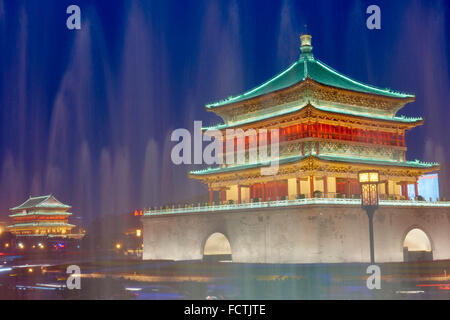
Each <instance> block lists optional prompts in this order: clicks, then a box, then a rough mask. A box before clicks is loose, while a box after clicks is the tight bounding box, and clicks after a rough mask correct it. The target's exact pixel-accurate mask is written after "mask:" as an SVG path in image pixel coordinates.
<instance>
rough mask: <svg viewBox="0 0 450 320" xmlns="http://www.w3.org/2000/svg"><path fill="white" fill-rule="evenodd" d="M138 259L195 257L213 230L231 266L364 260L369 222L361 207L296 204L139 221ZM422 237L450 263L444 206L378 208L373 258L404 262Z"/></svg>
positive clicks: (449, 216) (449, 212)
mask: <svg viewBox="0 0 450 320" xmlns="http://www.w3.org/2000/svg"><path fill="white" fill-rule="evenodd" d="M143 225H144V259H171V260H193V259H201V258H202V256H203V248H204V244H205V241H206V239H207V238H208V237H209V236H210V235H211V234H213V233H214V232H221V233H223V234H224V235H225V236H226V237H227V238H228V240H229V242H230V245H231V251H232V259H233V261H234V262H261V263H264V262H265V263H319V262H324V263H330V262H369V231H368V219H367V216H366V214H365V212H364V211H362V210H361V209H360V208H359V206H324V205H313V206H299V207H289V208H274V209H258V210H254V211H247V212H244V211H242V212H238V211H232V212H228V213H219V212H212V213H190V214H184V215H172V216H167V215H166V216H155V217H148V218H143ZM415 227H417V228H420V229H422V230H423V231H425V233H426V234H427V235H428V237H429V238H430V240H431V245H432V248H433V258H434V259H435V260H441V259H450V209H449V208H411V207H410V208H397V207H382V208H380V209H378V210H377V212H376V213H375V218H374V241H375V261H377V262H388V261H403V241H404V238H405V237H406V234H407V233H408V231H409V230H411V229H412V228H415Z"/></svg>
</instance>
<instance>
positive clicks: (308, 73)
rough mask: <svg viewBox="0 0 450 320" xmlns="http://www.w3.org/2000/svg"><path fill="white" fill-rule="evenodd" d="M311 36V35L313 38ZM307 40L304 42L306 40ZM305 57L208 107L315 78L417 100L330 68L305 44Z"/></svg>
mask: <svg viewBox="0 0 450 320" xmlns="http://www.w3.org/2000/svg"><path fill="white" fill-rule="evenodd" d="M309 37H310V36H309ZM302 40H303V39H302ZM301 48H302V54H301V55H300V58H299V60H297V61H296V62H294V64H292V65H291V66H290V67H289V68H287V69H286V70H284V71H283V72H281V73H280V74H278V75H276V76H274V77H273V78H271V79H270V80H268V81H266V82H264V83H263V84H261V85H259V86H257V87H256V88H253V89H251V90H249V91H247V92H245V93H243V94H240V95H237V96H234V97H233V96H232V97H229V98H227V99H225V100H222V101H218V102H214V103H210V104H207V105H206V107H207V108H215V107H220V106H224V105H228V104H231V103H235V102H241V101H244V100H247V99H251V98H255V97H258V96H262V95H265V94H268V93H271V92H275V91H278V90H281V89H284V88H288V87H291V86H293V85H295V84H297V83H299V82H302V81H304V80H306V79H307V78H309V79H312V80H314V81H316V82H318V83H321V84H324V85H327V86H331V87H335V88H340V89H346V90H351V91H357V92H362V93H368V94H373V95H380V96H384V97H390V98H414V95H413V94H409V93H403V92H399V91H394V90H391V89H389V88H385V89H383V88H379V87H376V86H372V85H368V84H365V83H362V82H360V81H357V80H354V79H352V78H350V77H347V76H346V75H344V74H342V73H340V72H339V71H336V70H334V69H333V68H331V67H329V66H327V65H326V64H325V63H323V62H321V61H319V60H317V59H315V58H314V56H313V55H312V53H311V51H312V47H311V46H310V45H306V46H305V45H303V44H302V47H301Z"/></svg>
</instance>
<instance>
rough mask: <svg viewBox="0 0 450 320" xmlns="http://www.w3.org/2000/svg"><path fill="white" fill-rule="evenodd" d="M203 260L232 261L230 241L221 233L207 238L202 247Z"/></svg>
mask: <svg viewBox="0 0 450 320" xmlns="http://www.w3.org/2000/svg"><path fill="white" fill-rule="evenodd" d="M203 260H208V261H211V260H214V261H231V260H232V253H231V245H230V241H229V240H228V239H227V237H226V236H225V235H224V234H223V233H220V232H215V233H213V234H211V235H210V236H209V237H208V239H207V240H206V242H205V245H204V247H203Z"/></svg>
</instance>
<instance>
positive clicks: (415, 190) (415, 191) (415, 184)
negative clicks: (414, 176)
mask: <svg viewBox="0 0 450 320" xmlns="http://www.w3.org/2000/svg"><path fill="white" fill-rule="evenodd" d="M414 193H415V195H416V199H417V196H418V195H419V184H418V183H417V180H416V182H414Z"/></svg>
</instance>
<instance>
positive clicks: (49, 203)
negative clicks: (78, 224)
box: [8, 195, 75, 237]
mask: <svg viewBox="0 0 450 320" xmlns="http://www.w3.org/2000/svg"><path fill="white" fill-rule="evenodd" d="M70 208H71V206H69V205H66V204H63V203H61V202H60V201H58V200H57V199H56V198H55V197H54V196H53V195H48V196H42V197H30V198H29V199H28V200H27V201H25V202H24V203H22V204H21V205H20V206H17V207H15V208H12V209H10V210H11V212H12V214H11V215H9V217H10V218H12V219H13V224H12V225H10V226H8V231H10V232H12V233H13V234H15V235H19V236H49V237H52V236H64V237H65V236H67V235H69V234H70V233H71V230H72V228H74V227H75V225H73V224H69V223H68V219H69V216H70V215H72V213H70V212H67V211H68V210H69V209H70Z"/></svg>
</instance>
